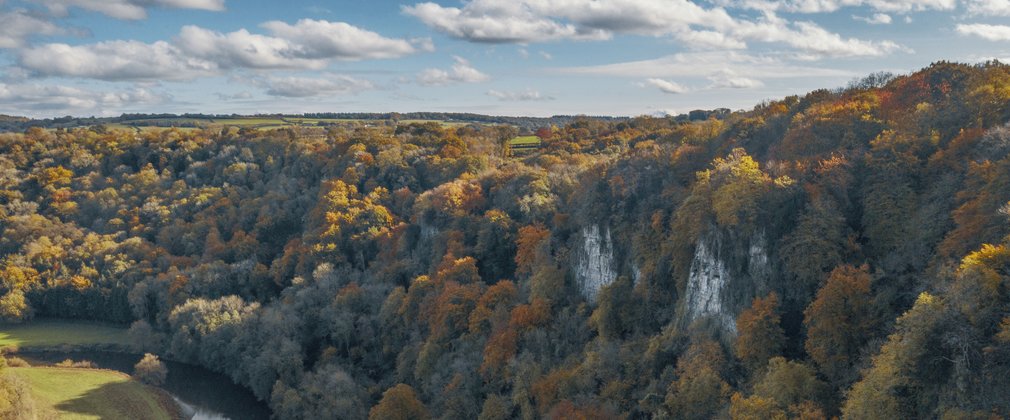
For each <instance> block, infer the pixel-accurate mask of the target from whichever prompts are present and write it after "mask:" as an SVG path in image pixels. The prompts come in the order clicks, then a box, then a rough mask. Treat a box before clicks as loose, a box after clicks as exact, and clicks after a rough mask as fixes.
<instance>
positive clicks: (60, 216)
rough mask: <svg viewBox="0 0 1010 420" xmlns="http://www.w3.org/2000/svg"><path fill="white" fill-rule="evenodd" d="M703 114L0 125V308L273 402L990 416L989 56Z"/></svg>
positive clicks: (997, 146)
mask: <svg viewBox="0 0 1010 420" xmlns="http://www.w3.org/2000/svg"><path fill="white" fill-rule="evenodd" d="M874 77H876V78H874V79H873V80H868V81H866V82H865V83H857V84H853V86H852V87H850V88H848V89H845V90H839V91H827V90H822V91H815V92H811V93H809V94H807V95H804V96H802V97H800V96H793V97H788V98H784V99H782V100H780V101H772V102H768V103H765V104H762V105H760V106H758V107H755V108H754V109H753V110H750V111H747V112H735V113H725V112H716V113H715V115H707V116H706V118H705V119H700V118H691V117H690V116H689V117H688V118H687V119H686V120H685V119H681V118H652V117H639V118H633V119H628V120H623V121H602V120H598V119H576V120H574V121H572V122H571V123H569V124H566V125H564V126H561V127H558V129H556V130H552V131H551V132H550V133H549V135H547V136H546V138H545V139H544V140H543V142H542V147H541V149H539V150H538V151H537V152H536V153H532V154H530V155H526V156H523V157H522V158H516V159H509V158H505V157H503V156H504V153H503V150H502V147H504V144H505V142H506V141H508V140H509V139H510V138H511V136H512V135H514V132H515V129H514V128H509V127H504V126H465V127H443V126H441V125H439V124H401V125H399V126H397V127H389V126H381V127H364V126H362V127H355V128H351V127H332V128H330V129H329V131H328V132H327V135H326V136H325V137H319V136H312V137H299V136H297V135H296V134H295V133H293V132H291V131H271V132H259V131H254V130H243V131H241V132H240V131H239V130H237V129H232V130H226V131H221V130H214V131H209V130H208V131H181V130H171V129H169V130H163V131H145V132H142V133H134V132H121V131H115V130H113V131H101V130H87V129H74V130H67V131H61V132H49V131H46V130H42V129H29V130H27V131H26V132H24V133H23V134H5V135H0V204H2V207H0V227H2V229H3V235H2V238H0V255H2V259H0V270H2V271H0V279H2V290H0V292H2V294H0V314H2V316H3V317H4V318H7V319H9V320H18V319H27V318H30V317H31V316H33V315H34V316H62V317H74V318H90V319H102V320H107V321H112V322H119V323H124V324H126V323H129V324H130V325H131V334H132V335H133V336H134V337H135V338H137V341H138V343H144V345H145V346H146V348H144V349H143V350H144V351H148V352H152V353H157V354H160V355H162V356H165V357H168V358H171V359H176V360H181V361H186V362H190V363H197V364H200V365H203V366H206V367H208V368H210V369H214V370H217V371H220V372H223V373H225V374H228V375H229V376H230V377H231V378H233V379H234V380H235V381H236V382H237V383H240V384H243V385H245V386H248V387H249V388H250V389H251V390H252V391H253V393H254V394H255V395H257V396H258V397H259V398H261V399H263V400H265V401H268V402H269V404H270V406H271V407H272V409H273V410H274V412H275V414H276V415H277V416H278V417H280V418H368V417H371V418H388V416H389V413H412V415H414V416H416V417H418V418H446V419H450V418H481V419H503V418H559V419H561V418H565V419H567V418H629V419H637V418H689V419H695V418H697V419H702V418H713V417H716V418H726V417H729V418H737V419H749V418H786V417H788V418H794V417H796V418H809V419H816V418H830V417H833V416H841V417H842V418H922V417H936V418H990V417H991V416H996V417H1005V416H1008V415H1010V395H1008V394H1007V393H1006V392H1004V391H1005V390H1006V389H1008V387H1010V384H1008V383H1007V381H1008V378H1010V364H1008V363H1007V360H1010V359H1008V357H1010V317H1008V314H1010V238H1008V235H1010V126H1008V125H1007V122H1008V121H1010V67H1008V66H1005V65H1003V64H1000V63H996V62H993V63H986V64H983V65H975V66H969V65H962V64H953V63H937V64H934V65H932V66H930V67H929V68H926V69H924V70H922V71H920V72H917V73H914V74H911V75H906V76H899V77H894V78H892V77H878V76H874Z"/></svg>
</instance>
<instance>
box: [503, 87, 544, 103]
mask: <svg viewBox="0 0 1010 420" xmlns="http://www.w3.org/2000/svg"><path fill="white" fill-rule="evenodd" d="M487 95H488V96H491V97H495V98H498V100H500V101H553V100H554V97H553V96H546V95H542V94H541V93H540V92H539V91H536V90H533V89H526V90H523V91H517V92H504V91H498V90H493V89H492V90H489V91H487Z"/></svg>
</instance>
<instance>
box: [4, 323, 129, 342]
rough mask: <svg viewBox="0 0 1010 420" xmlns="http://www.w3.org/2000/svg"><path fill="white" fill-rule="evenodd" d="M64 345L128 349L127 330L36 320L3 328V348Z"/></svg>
mask: <svg viewBox="0 0 1010 420" xmlns="http://www.w3.org/2000/svg"><path fill="white" fill-rule="evenodd" d="M61 345H71V346H88V345H115V346H123V347H126V346H129V345H130V340H129V337H127V335H126V329H125V328H120V327H115V326H111V325H108V324H100V323H94V322H80V321H60V320H37V321H32V322H28V323H24V324H0V348H6V347H17V348H20V349H29V348H50V347H57V346H61Z"/></svg>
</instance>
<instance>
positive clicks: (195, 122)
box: [0, 110, 728, 132]
mask: <svg viewBox="0 0 1010 420" xmlns="http://www.w3.org/2000/svg"><path fill="white" fill-rule="evenodd" d="M699 113H704V115H708V113H709V111H692V114H691V115H692V118H693V119H698V118H699V117H698V115H702V114H699ZM711 113H713V114H718V115H725V114H727V113H728V110H725V112H723V111H711ZM243 117H251V118H264V117H266V118H279V119H283V118H322V119H348V120H365V121H382V122H385V121H392V122H394V123H395V122H397V121H399V120H430V121H446V122H460V123H475V124H502V125H509V126H514V127H517V128H520V129H523V130H529V131H532V130H536V129H537V128H540V127H550V126H552V125H553V126H563V125H566V124H570V123H572V122H573V121H576V120H578V119H594V120H600V121H624V120H627V119H628V118H627V117H611V116H585V115H578V116H575V115H555V116H552V117H546V118H538V117H508V116H492V115H481V114H472V113H445V112H408V113H396V112H389V113H333V112H325V113H309V114H257V115H239V114H194V113H187V114H122V115H120V116H118V117H102V118H96V117H71V116H66V117H59V118H46V119H30V118H25V117H4V116H0V132H23V131H25V130H27V129H28V128H31V127H39V128H47V129H60V128H62V129H70V128H87V127H91V126H100V125H103V124H125V125H136V124H140V125H143V126H158V127H200V126H201V125H202V124H200V122H201V121H203V120H206V121H207V124H212V123H213V122H214V121H213V120H215V119H233V118H243ZM683 118H684V119H686V118H687V114H685V115H684V116H683Z"/></svg>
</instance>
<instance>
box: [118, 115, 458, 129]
mask: <svg viewBox="0 0 1010 420" xmlns="http://www.w3.org/2000/svg"><path fill="white" fill-rule="evenodd" d="M383 122H385V120H360V119H359V120H354V119H339V118H301V117H237V118H152V119H139V120H130V121H125V122H122V123H116V124H108V126H109V127H110V128H116V129H134V130H136V129H139V130H159V129H166V128H172V127H176V128H179V129H181V130H200V129H203V128H220V127H239V128H258V129H263V130H272V129H277V128H288V127H318V126H319V124H320V123H322V124H339V123H373V124H374V123H383ZM428 122H434V123H438V124H441V125H443V126H446V127H455V126H461V125H466V124H467V123H463V122H449V121H436V120H401V121H400V122H399V123H400V124H412V123H428ZM183 126H187V127H183Z"/></svg>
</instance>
